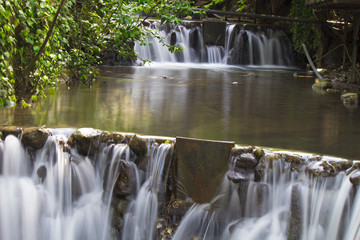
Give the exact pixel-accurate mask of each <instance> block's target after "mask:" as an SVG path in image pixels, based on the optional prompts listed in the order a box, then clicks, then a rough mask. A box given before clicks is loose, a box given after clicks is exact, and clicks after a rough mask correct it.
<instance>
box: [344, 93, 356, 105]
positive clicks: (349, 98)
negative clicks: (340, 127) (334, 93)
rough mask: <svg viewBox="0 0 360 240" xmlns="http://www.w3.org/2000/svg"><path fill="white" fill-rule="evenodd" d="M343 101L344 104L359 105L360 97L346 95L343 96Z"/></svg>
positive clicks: (351, 94)
mask: <svg viewBox="0 0 360 240" xmlns="http://www.w3.org/2000/svg"><path fill="white" fill-rule="evenodd" d="M341 101H343V103H344V104H357V103H358V102H359V96H358V94H357V93H344V94H342V95H341Z"/></svg>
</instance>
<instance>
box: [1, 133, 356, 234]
mask: <svg viewBox="0 0 360 240" xmlns="http://www.w3.org/2000/svg"><path fill="white" fill-rule="evenodd" d="M59 131H61V130H59ZM0 132H1V141H0V163H2V161H3V155H2V151H3V149H2V148H1V147H2V145H1V143H2V142H3V141H5V139H6V137H7V136H8V135H14V136H16V137H18V138H19V139H20V140H21V143H22V145H23V147H24V148H25V149H26V154H27V155H29V156H30V158H29V159H30V161H31V159H32V157H31V156H34V155H35V154H36V152H37V151H39V150H41V149H42V148H43V147H44V146H45V143H46V141H47V139H48V138H49V136H52V135H54V134H56V133H55V132H56V131H54V129H47V128H38V127H30V128H22V127H17V126H2V127H0ZM67 134H68V138H67V140H66V141H64V140H60V142H59V145H60V146H61V151H63V152H66V153H68V154H70V161H72V162H74V163H75V164H76V163H77V162H80V160H79V159H81V158H88V159H90V161H92V162H95V161H97V159H98V155H99V154H100V152H101V151H102V154H104V151H103V149H104V148H105V147H108V148H107V151H105V154H108V155H109V157H108V159H110V158H112V156H114V155H115V149H116V147H115V146H117V145H126V146H128V148H129V149H130V154H129V155H128V158H130V162H133V163H134V164H129V162H128V161H125V160H124V159H123V158H124V157H123V155H121V154H120V155H119V156H118V158H119V159H118V161H119V163H118V164H117V165H116V166H117V167H116V168H112V167H111V165H110V164H109V162H105V165H106V166H104V169H105V170H104V171H105V174H104V179H103V186H104V187H103V188H104V189H103V191H104V195H103V196H104V197H103V198H104V201H109V202H110V205H111V212H112V217H111V225H112V227H113V235H114V236H115V238H116V237H119V236H121V235H122V232H123V226H124V217H125V215H126V212H127V211H128V208H129V204H130V201H131V200H130V199H131V196H134V195H135V194H136V189H137V187H136V185H137V184H139V183H137V181H138V179H137V177H136V175H137V171H138V170H139V172H141V174H147V173H148V172H150V171H152V170H151V169H150V163H149V161H151V160H152V158H151V156H150V155H151V153H150V151H151V145H161V144H171V145H172V149H173V150H172V151H169V152H168V153H167V155H166V156H165V163H164V164H163V165H162V167H163V168H164V169H165V171H166V174H163V175H162V178H163V179H162V181H161V185H162V186H160V187H157V188H156V189H157V190H156V191H157V199H158V201H159V208H158V210H157V211H158V214H157V215H156V216H157V217H156V218H157V219H156V224H155V228H156V231H155V233H151V234H154V235H153V236H156V237H155V239H181V238H183V239H203V238H205V237H204V234H203V233H202V232H201V231H200V230H199V231H198V232H190V233H189V232H187V233H183V235H181V236H180V237H179V236H178V237H176V234H175V230H176V229H177V228H179V225H180V226H182V225H181V221H182V219H183V218H184V216H185V217H186V216H187V215H188V214H189V213H188V212H189V210H192V208H193V207H192V206H193V204H194V203H195V204H197V203H210V205H209V206H208V207H207V208H206V211H207V212H211V213H214V212H218V210H219V209H222V210H221V212H222V214H218V217H217V219H216V221H215V222H216V224H219V222H226V223H227V224H230V222H231V226H230V227H228V228H226V229H227V230H224V231H225V232H228V234H230V233H231V234H234V235H236V233H237V232H236V230H237V229H240V224H238V223H236V224H234V223H232V222H233V220H234V219H232V218H231V217H229V216H231V215H232V213H230V212H231V211H233V210H230V212H229V209H230V208H231V206H232V204H233V203H230V202H227V203H226V204H225V205H226V207H224V206H223V205H224V203H223V201H220V200H218V199H220V198H224V195H226V194H227V193H228V192H229V189H226V190H223V185H224V181H227V182H229V183H228V184H230V185H231V192H233V193H235V195H236V200H235V206H236V209H237V210H236V211H238V213H239V215H237V217H239V216H243V217H244V216H247V214H248V215H251V216H260V215H262V212H266V211H268V209H269V208H270V207H269V206H267V205H269V204H268V203H266V198H268V197H269V196H270V195H271V194H270V195H269V192H270V191H272V190H271V187H269V186H271V183H270V182H272V183H277V182H279V181H280V180H279V179H281V178H289V181H291V180H290V179H293V178H294V179H295V178H296V177H297V176H299V175H301V174H303V175H304V176H305V179H310V180H309V182H311V183H309V188H311V185H315V183H314V181H313V180H314V179H315V180H316V181H315V182H317V181H319V182H321V181H323V179H335V178H336V176H339V175H341V176H345V178H347V181H349V182H350V183H351V184H352V187H351V188H350V189H351V191H352V192H351V194H349V199H348V200H347V201H348V202H350V203H353V202H355V200H354V199H355V195H356V193H357V188H358V187H357V186H358V185H359V184H360V171H359V169H360V161H357V160H347V159H340V158H333V157H328V156H319V155H314V154H305V153H304V154H303V153H296V152H287V151H275V150H270V149H266V148H261V147H255V146H238V145H235V144H234V143H232V142H217V141H207V140H196V139H186V138H180V137H178V138H170V137H154V136H142V135H138V134H131V133H119V132H107V131H102V130H99V129H92V128H80V129H73V130H71V131H69V130H67ZM184 142H185V143H186V144H190V145H200V147H199V148H194V149H191V150H189V148H191V147H189V146H187V145H186V144H185V143H184ZM180 143H181V144H180ZM177 144H178V145H179V146H177ZM109 146H110V147H109ZM207 146H208V147H207ZM209 146H210V147H209ZM214 148H219V149H220V150H216V151H218V152H219V151H220V152H221V154H223V157H224V158H225V160H224V158H222V157H221V156H220V155H219V156H217V155H216V154H217V153H216V152H211V151H213V149H214ZM185 151H187V154H188V155H186V154H185V155H184V152H185ZM184 156H185V157H184ZM189 156H190V157H189ZM191 156H193V157H191ZM186 161H188V162H186ZM224 161H225V164H224ZM31 164H32V163H30V165H31ZM1 166H2V164H1ZM187 166H190V167H187ZM33 167H34V166H33ZM278 169H280V170H278ZM284 169H286V171H288V172H287V173H286V174H288V175H286V176H287V177H283V175H281V174H278V172H282V173H284V172H285V170H284ZM0 171H1V172H2V171H3V169H0ZM208 172H210V174H207V173H208ZM36 173H37V175H38V178H39V179H41V180H42V181H44V179H45V178H46V177H47V171H46V168H45V167H44V166H38V169H37V170H36ZM215 173H216V174H219V175H220V176H223V177H220V178H219V177H217V178H216V177H215ZM109 175H111V176H116V177H115V178H113V179H112V180H111V181H114V183H113V184H111V185H112V188H111V189H110V190H109V188H108V187H106V186H108V185H109V183H108V181H110V180H109V179H110V178H109V177H108V176H109ZM194 175H195V176H194ZM183 179H186V180H190V181H185V180H183ZM72 181H73V183H72V191H73V198H74V201H76V196H77V191H78V190H77V188H79V186H77V185H78V184H77V183H76V177H73V178H72ZM304 181H306V180H304V179H301V180H295V182H293V183H292V185H289V186H290V187H288V188H290V190H289V192H290V193H289V194H290V195H289V196H290V198H291V203H290V205H289V209H288V216H287V220H288V225H287V228H286V229H287V230H286V231H287V232H286V237H285V238H286V239H301V238H302V236H304V231H305V230H304V229H307V228H306V226H307V222H309V220H308V219H306V216H307V213H306V211H304V206H307V205H304V201H306V200H304V197H303V193H302V192H303V190H302V186H300V184H301V183H302V182H304ZM200 182H201V183H202V184H200ZM159 183H160V181H159ZM206 183H208V184H206ZM197 185H201V186H200V187H199V188H196V186H197ZM230 185H229V186H230ZM325 185H326V186H325V187H324V188H329V189H331V187H332V185H333V184H332V183H331V181H329V183H326V184H325ZM194 186H195V188H194ZM254 186H255V187H254ZM190 188H194V189H193V190H191V191H189V189H190ZM250 190H251V191H250ZM331 191H333V190H331ZM349 191H350V190H349ZM206 192H211V193H212V194H210V195H209V196H206V197H205V198H204V195H206V194H205V193H206ZM251 192H253V193H254V194H255V195H256V196H253V197H252V198H251V200H249V194H250V193H251ZM218 193H220V195H217V194H218ZM107 198H110V199H107ZM309 198H310V197H309ZM232 199H233V197H232ZM229 201H230V200H229ZM231 201H233V200H231ZM250 201H251V204H250V203H249V202H250ZM249 204H250V205H249ZM225 208H226V210H225ZM349 208H350V207H349ZM249 209H252V211H253V212H252V213H246V212H247V211H249ZM343 215H345V214H343ZM342 217H344V216H342ZM204 218H205V219H207V220H206V221H210V217H209V216H206V217H204ZM348 218H350V217H348ZM211 221H212V220H211ZM304 222H305V223H304ZM324 228H325V227H324ZM343 228H344V227H341V229H343ZM234 229H235V230H234ZM179 232H181V231H179ZM343 232H344V230H342V231H340V230H339V233H337V235H336V236H340V235H341V234H343ZM179 234H180V233H179ZM179 234H178V235H179ZM184 234H185V235H184ZM186 234H187V235H186ZM217 234H218V233H213V235H214V239H230V237H225V238H224V237H222V238H220V237H219V236H218V235H217ZM225 235H226V234H225ZM222 236H224V234H222ZM184 237H185V238H184ZM189 237H190V238H189ZM124 239H125V238H124ZM210 239H211V238H210Z"/></svg>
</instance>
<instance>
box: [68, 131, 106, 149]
mask: <svg viewBox="0 0 360 240" xmlns="http://www.w3.org/2000/svg"><path fill="white" fill-rule="evenodd" d="M101 138H102V131H101V130H99V129H94V128H80V129H78V130H76V131H75V132H74V133H73V134H71V136H70V137H69V139H68V142H67V143H68V145H69V146H70V147H72V148H76V149H77V150H78V152H79V153H80V154H82V155H84V156H87V155H90V156H91V155H94V154H95V153H96V151H98V150H99V147H100V142H101Z"/></svg>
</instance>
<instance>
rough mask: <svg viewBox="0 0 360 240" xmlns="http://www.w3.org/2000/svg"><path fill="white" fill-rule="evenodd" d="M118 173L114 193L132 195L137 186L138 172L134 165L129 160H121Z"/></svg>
mask: <svg viewBox="0 0 360 240" xmlns="http://www.w3.org/2000/svg"><path fill="white" fill-rule="evenodd" d="M118 174H119V175H118V177H117V179H116V182H115V186H114V195H120V196H129V195H131V194H132V193H133V192H134V190H135V187H136V172H135V168H134V166H133V165H131V163H129V162H126V161H124V160H120V162H119V173H118Z"/></svg>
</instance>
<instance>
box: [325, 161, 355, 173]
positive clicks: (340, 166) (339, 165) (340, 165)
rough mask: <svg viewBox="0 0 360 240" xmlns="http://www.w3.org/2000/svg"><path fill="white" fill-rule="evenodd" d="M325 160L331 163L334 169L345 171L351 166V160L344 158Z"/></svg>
mask: <svg viewBox="0 0 360 240" xmlns="http://www.w3.org/2000/svg"><path fill="white" fill-rule="evenodd" d="M327 162H328V163H329V164H331V165H332V166H333V167H334V168H335V169H336V171H346V170H347V169H349V168H351V167H352V166H353V161H351V160H346V159H341V160H327Z"/></svg>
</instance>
